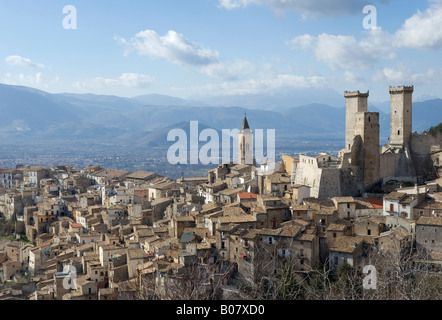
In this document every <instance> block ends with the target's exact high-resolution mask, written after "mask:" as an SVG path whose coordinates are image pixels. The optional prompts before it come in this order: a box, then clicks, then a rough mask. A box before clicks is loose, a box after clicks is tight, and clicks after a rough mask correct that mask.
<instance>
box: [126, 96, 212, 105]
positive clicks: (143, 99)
mask: <svg viewBox="0 0 442 320" xmlns="http://www.w3.org/2000/svg"><path fill="white" fill-rule="evenodd" d="M132 100H133V101H136V102H138V103H143V104H145V105H157V106H196V107H199V106H207V104H206V103H204V102H201V101H197V100H186V99H181V98H177V97H172V96H168V95H163V94H147V95H143V96H136V97H133V98H132Z"/></svg>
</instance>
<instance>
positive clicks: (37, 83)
mask: <svg viewBox="0 0 442 320" xmlns="http://www.w3.org/2000/svg"><path fill="white" fill-rule="evenodd" d="M59 80H60V78H59V77H55V78H53V79H49V78H48V77H46V76H45V75H44V74H43V73H41V72H37V73H35V74H23V73H10V72H8V73H5V74H3V76H2V77H1V82H2V83H5V84H10V85H19V86H27V87H36V88H49V86H51V85H53V84H55V83H57V82H58V81H59Z"/></svg>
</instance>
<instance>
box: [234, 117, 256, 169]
mask: <svg viewBox="0 0 442 320" xmlns="http://www.w3.org/2000/svg"><path fill="white" fill-rule="evenodd" d="M238 162H239V163H240V164H253V133H252V130H250V126H249V122H248V121H247V116H246V115H244V120H243V121H242V125H241V129H240V130H239V133H238Z"/></svg>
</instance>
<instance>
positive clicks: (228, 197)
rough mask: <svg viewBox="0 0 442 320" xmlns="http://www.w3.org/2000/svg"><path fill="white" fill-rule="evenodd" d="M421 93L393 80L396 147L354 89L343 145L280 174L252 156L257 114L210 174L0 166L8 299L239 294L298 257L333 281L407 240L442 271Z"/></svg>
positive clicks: (440, 222)
mask: <svg viewBox="0 0 442 320" xmlns="http://www.w3.org/2000/svg"><path fill="white" fill-rule="evenodd" d="M412 91H413V88H412V87H397V88H391V87H390V93H391V108H392V113H391V117H392V119H391V124H392V127H391V137H390V139H389V142H388V144H387V145H385V146H380V145H379V115H378V114H377V113H376V112H368V111H367V98H368V94H369V93H368V92H367V93H360V92H359V91H357V92H346V93H345V98H346V110H347V115H346V117H347V118H346V122H347V126H346V135H345V141H346V142H345V147H344V149H342V150H341V151H340V152H339V154H338V155H331V154H327V153H320V154H318V155H316V156H307V155H303V154H300V155H299V156H293V155H284V156H283V157H282V161H281V162H277V163H275V164H274V170H272V171H269V167H271V166H269V163H262V164H258V165H256V164H248V163H247V162H246V161H245V159H246V158H247V154H246V153H247V152H249V151H250V149H251V148H249V146H248V145H247V143H245V142H246V141H249V138H248V136H249V135H253V132H252V130H251V126H250V125H249V122H248V120H247V117H246V116H245V117H244V119H242V124H241V129H240V132H239V139H238V141H239V142H238V151H239V159H238V161H237V162H230V163H221V164H219V165H218V167H217V168H215V169H212V170H209V171H208V173H207V175H206V176H201V177H185V176H182V177H180V178H178V179H170V178H168V177H165V176H162V175H159V174H157V173H154V172H146V171H136V172H128V171H124V170H116V169H109V168H102V167H100V166H98V165H92V166H87V167H84V168H74V167H71V166H63V165H59V166H53V167H44V166H40V165H31V166H25V165H17V166H16V167H15V168H4V169H0V218H1V220H2V229H1V230H0V231H1V232H2V233H3V234H5V236H3V237H1V238H0V300H9V299H24V300H128V299H143V298H144V299H153V298H156V299H204V298H206V299H207V298H209V299H229V298H234V299H239V298H244V297H247V292H249V293H250V290H251V289H250V288H253V286H254V285H255V284H257V283H262V279H263V278H267V279H268V278H271V277H273V278H274V279H281V278H283V276H284V275H285V274H286V270H287V266H288V265H289V266H290V270H291V271H292V272H293V273H294V274H298V275H301V276H302V275H308V274H309V273H310V272H312V270H314V269H315V268H316V267H317V266H318V265H325V266H326V267H327V269H328V270H329V272H330V274H331V275H334V274H338V273H339V272H340V268H341V267H342V266H343V265H346V266H350V267H352V268H354V269H357V270H362V269H363V268H364V266H366V265H367V264H369V261H371V260H370V259H371V258H372V257H371V256H370V252H377V253H380V252H381V253H389V254H392V255H400V254H401V253H402V251H403V249H404V248H409V247H410V246H411V247H413V248H418V249H419V250H420V251H421V252H424V253H425V259H423V260H419V261H420V263H425V264H426V265H431V266H433V267H434V270H436V269H437V268H438V266H440V265H441V264H442V179H441V177H442V175H441V174H442V147H441V145H440V140H439V141H438V140H437V139H436V138H434V137H432V136H429V135H424V134H417V133H413V132H412V131H411V128H412V123H411V110H412V106H411V94H412ZM238 122H239V123H241V119H239V121H238ZM258 168H259V170H258ZM416 263H418V260H416ZM441 275H442V274H441ZM361 279H362V278H361ZM361 283H362V280H361Z"/></svg>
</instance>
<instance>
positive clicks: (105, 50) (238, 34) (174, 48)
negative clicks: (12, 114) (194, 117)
mask: <svg viewBox="0 0 442 320" xmlns="http://www.w3.org/2000/svg"><path fill="white" fill-rule="evenodd" d="M367 6H369V7H367ZM364 8H365V10H364ZM441 54H442V0H437V1H429V0H413V1H404V0H378V1H375V0H372V1H369V0H187V1H183V0H175V1H172V0H161V1H157V0H155V1H154V0H143V1H138V0H132V1H121V0H106V1H104V0H94V1H90V0H69V1H68V0H66V1H55V0H39V1H35V0H33V1H32V0H16V1H5V0H0V83H5V84H13V85H24V86H29V87H33V88H37V89H41V90H45V91H48V92H51V93H62V92H69V93H94V94H105V95H117V96H124V97H133V96H138V95H144V94H151V93H157V94H166V95H171V96H176V97H181V98H198V97H203V96H218V95H230V94H254V93H257V94H261V93H263V94H278V93H279V92H282V91H283V90H291V89H296V90H299V89H301V90H302V89H315V88H321V89H323V88H327V89H332V90H336V91H337V92H338V93H340V94H342V95H343V92H344V91H356V90H360V91H361V92H366V91H367V90H369V91H370V98H369V99H371V100H372V101H382V100H388V99H389V92H388V86H399V85H414V87H415V93H414V97H415V98H417V97H421V96H427V95H428V96H431V97H433V96H435V97H442V93H441V86H440V84H441V80H442V59H441V57H442V55H441Z"/></svg>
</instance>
